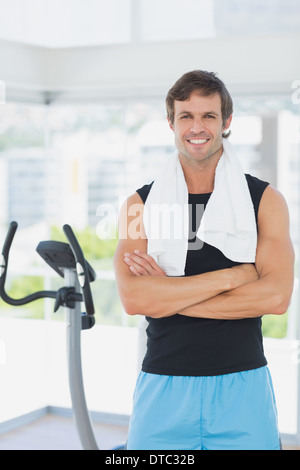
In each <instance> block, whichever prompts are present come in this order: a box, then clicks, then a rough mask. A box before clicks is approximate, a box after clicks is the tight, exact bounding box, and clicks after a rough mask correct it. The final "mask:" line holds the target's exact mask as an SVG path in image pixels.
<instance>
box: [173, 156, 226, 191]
mask: <svg viewBox="0 0 300 470" xmlns="http://www.w3.org/2000/svg"><path fill="white" fill-rule="evenodd" d="M221 155H222V152H220V153H219V155H216V156H215V158H208V159H206V160H202V161H200V162H199V161H195V160H187V159H185V158H182V155H180V154H179V159H180V162H181V166H182V170H183V173H184V177H185V181H186V184H187V188H188V192H189V193H190V194H204V193H211V192H212V191H213V189H214V185H215V172H216V167H217V164H218V162H219V160H220V158H221Z"/></svg>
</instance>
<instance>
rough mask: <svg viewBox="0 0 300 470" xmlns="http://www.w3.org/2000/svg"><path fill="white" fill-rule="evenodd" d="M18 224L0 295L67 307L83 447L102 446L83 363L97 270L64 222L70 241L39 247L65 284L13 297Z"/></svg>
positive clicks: (2, 267) (1, 268)
mask: <svg viewBox="0 0 300 470" xmlns="http://www.w3.org/2000/svg"><path fill="white" fill-rule="evenodd" d="M17 228H18V224H17V222H11V224H10V226H9V229H8V233H7V236H6V239H5V242H4V245H3V249H2V260H1V264H0V297H1V298H2V299H3V300H4V301H5V302H6V303H8V304H10V305H14V306H20V305H25V304H28V303H30V302H33V301H34V300H37V299H41V298H52V299H55V305H54V312H56V311H57V310H58V309H59V307H61V306H63V307H64V308H65V311H66V319H67V356H68V374H69V386H70V394H71V401H72V408H73V412H74V417H75V423H76V427H77V431H78V434H79V438H80V441H81V445H82V447H83V449H84V450H99V448H98V445H97V442H96V439H95V436H94V432H93V429H92V425H91V420H90V416H89V412H88V409H87V404H86V399H85V393H84V384H83V376H82V364H81V330H83V329H90V328H92V327H93V326H94V324H95V317H94V314H95V309H94V303H93V297H92V292H91V287H90V283H91V282H93V281H94V280H95V279H96V273H95V271H94V270H93V268H92V267H91V265H90V264H89V263H88V262H87V261H86V260H85V258H84V255H83V252H82V249H81V247H80V245H79V243H78V240H77V238H76V236H75V234H74V232H73V230H72V228H71V227H70V226H69V225H64V226H63V231H64V233H65V235H66V238H67V240H68V242H69V243H63V242H57V241H43V242H40V243H39V244H38V246H37V248H36V251H37V252H38V254H39V255H40V256H41V257H42V258H43V259H44V261H45V262H46V263H47V264H48V265H50V266H51V268H52V269H54V271H55V272H56V273H57V274H59V276H61V277H62V278H64V286H63V287H61V288H60V289H58V290H57V291H48V290H43V291H38V292H35V293H33V294H30V295H28V296H26V297H23V298H21V299H13V298H12V297H10V296H9V295H8V294H7V293H6V291H5V279H6V274H7V267H8V257H9V251H10V248H11V244H12V241H13V239H14V236H15V233H16V231H17ZM81 302H84V305H85V310H86V311H85V312H81ZM123 448H124V447H123V446H120V447H118V448H116V449H118V450H122V449H123Z"/></svg>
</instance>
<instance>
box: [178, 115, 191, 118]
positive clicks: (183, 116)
mask: <svg viewBox="0 0 300 470" xmlns="http://www.w3.org/2000/svg"><path fill="white" fill-rule="evenodd" d="M189 117H190V116H189V114H183V115H182V116H180V119H189Z"/></svg>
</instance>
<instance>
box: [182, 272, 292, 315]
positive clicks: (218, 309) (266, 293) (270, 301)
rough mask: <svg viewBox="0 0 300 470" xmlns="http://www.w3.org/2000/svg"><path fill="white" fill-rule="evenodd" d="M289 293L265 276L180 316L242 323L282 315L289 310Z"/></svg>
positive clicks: (198, 305) (190, 309)
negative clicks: (242, 321)
mask: <svg viewBox="0 0 300 470" xmlns="http://www.w3.org/2000/svg"><path fill="white" fill-rule="evenodd" d="M290 295H291V292H290V293H289V292H288V291H287V289H284V288H282V284H280V282H279V281H276V280H274V279H272V277H271V276H270V277H268V276H266V277H265V278H262V279H258V280H257V281H254V282H251V283H248V284H246V285H243V286H241V287H238V288H236V289H233V290H231V291H228V292H224V293H221V294H220V295H217V296H215V297H213V298H211V299H208V300H207V301H204V302H201V303H198V304H197V305H192V306H190V307H188V308H186V309H183V310H181V311H180V312H178V313H180V314H181V315H185V316H189V317H198V318H211V319H218V320H239V319H243V318H254V317H260V316H263V315H268V314H275V315H280V314H283V313H285V311H286V310H287V307H288V303H289V298H290Z"/></svg>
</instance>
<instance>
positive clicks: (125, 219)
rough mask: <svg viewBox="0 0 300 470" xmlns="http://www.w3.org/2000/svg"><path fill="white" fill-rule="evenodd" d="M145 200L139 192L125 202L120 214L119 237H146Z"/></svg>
mask: <svg viewBox="0 0 300 470" xmlns="http://www.w3.org/2000/svg"><path fill="white" fill-rule="evenodd" d="M143 212H144V202H143V200H142V199H141V197H140V195H139V194H138V192H135V193H133V194H132V195H131V196H129V197H128V198H127V199H126V200H125V202H124V203H123V205H122V207H121V210H120V214H119V224H118V228H119V238H120V239H124V238H126V239H128V238H132V239H135V240H136V239H137V238H140V237H142V238H145V233H144V225H143Z"/></svg>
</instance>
